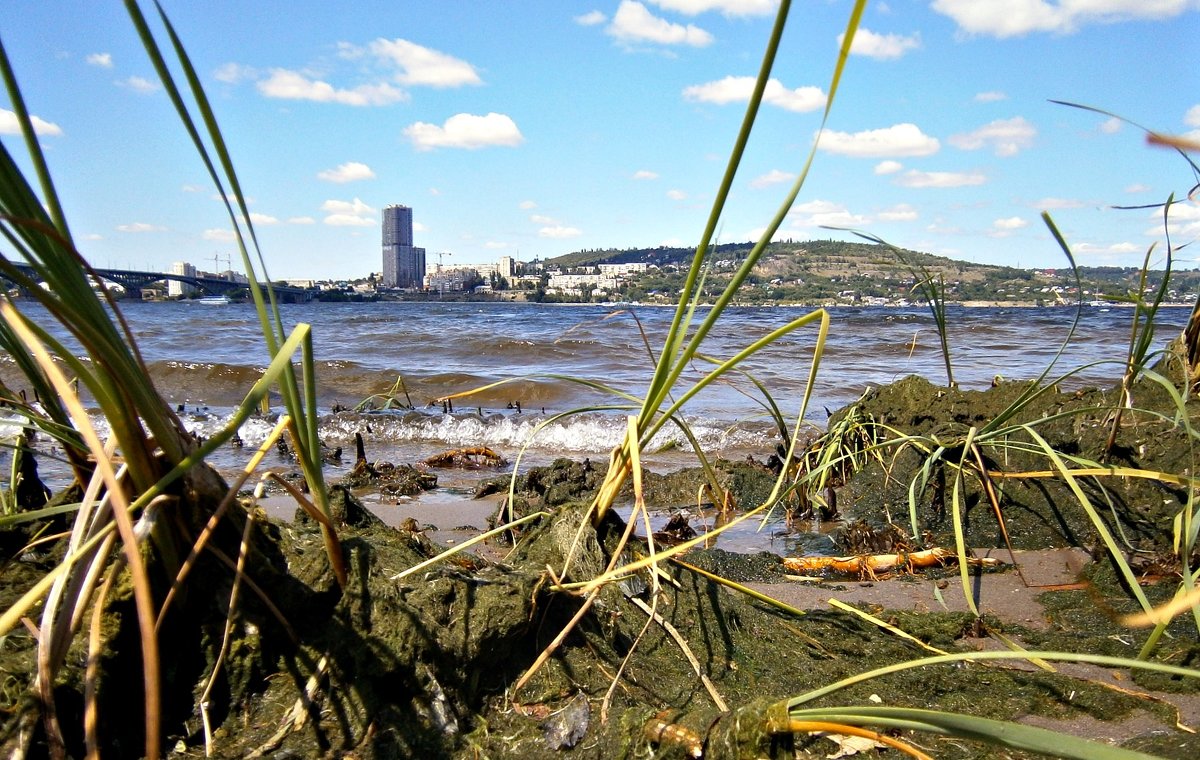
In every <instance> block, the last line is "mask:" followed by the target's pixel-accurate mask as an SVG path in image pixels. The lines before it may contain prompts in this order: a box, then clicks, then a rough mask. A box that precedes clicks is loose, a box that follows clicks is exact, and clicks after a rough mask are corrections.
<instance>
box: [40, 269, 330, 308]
mask: <svg viewBox="0 0 1200 760" xmlns="http://www.w3.org/2000/svg"><path fill="white" fill-rule="evenodd" d="M16 268H17V269H18V270H20V271H21V272H22V273H23V274H24V275H26V276H27V277H29V278H30V279H31V280H33V281H35V282H40V280H39V279H38V276H37V272H36V271H35V270H34V268H33V267H31V266H28V265H25V264H16ZM93 271H95V273H96V274H97V275H98V276H99V277H100V278H102V279H104V280H107V281H108V282H115V283H116V284H118V285H120V286H121V287H122V288H124V289H125V292H126V293H140V292H141V290H142V288H145V287H146V286H147V285H150V284H152V283H155V282H168V281H171V280H174V281H175V282H182V283H186V284H188V285H191V286H193V287H195V288H196V289H198V290H199V291H200V292H201V293H202V294H204V295H213V296H221V295H229V294H230V293H236V292H237V291H239V290H249V288H250V286H249V285H248V284H246V283H244V282H235V281H233V280H225V279H222V278H220V277H191V276H188V275H185V274H171V273H170V272H140V271H136V270H132V269H96V270H93ZM259 287H260V288H262V289H263V293H264V295H265V294H266V286H265V285H263V284H262V283H259ZM271 289H272V290H274V291H275V297H276V299H277V300H279V301H281V302H283V303H307V302H308V301H311V300H313V299H314V298H315V297H316V294H317V291H316V290H314V289H312V288H297V287H293V286H291V285H283V284H274V283H272V285H271Z"/></svg>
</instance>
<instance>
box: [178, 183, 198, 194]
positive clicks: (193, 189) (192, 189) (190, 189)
mask: <svg viewBox="0 0 1200 760" xmlns="http://www.w3.org/2000/svg"><path fill="white" fill-rule="evenodd" d="M179 189H180V191H182V192H185V193H199V192H203V191H204V188H203V187H201V186H200V185H192V184H187V185H181V186H180V188H179Z"/></svg>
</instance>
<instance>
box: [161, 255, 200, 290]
mask: <svg viewBox="0 0 1200 760" xmlns="http://www.w3.org/2000/svg"><path fill="white" fill-rule="evenodd" d="M170 274H175V275H179V276H181V277H195V276H196V267H194V266H192V265H191V264H189V263H187V262H186V261H176V262H174V263H173V264H171V272H170ZM195 292H196V286H195V285H192V284H191V283H190V282H180V281H179V280H167V295H168V296H170V297H171V298H182V297H184V296H190V295H191V294H192V293H195Z"/></svg>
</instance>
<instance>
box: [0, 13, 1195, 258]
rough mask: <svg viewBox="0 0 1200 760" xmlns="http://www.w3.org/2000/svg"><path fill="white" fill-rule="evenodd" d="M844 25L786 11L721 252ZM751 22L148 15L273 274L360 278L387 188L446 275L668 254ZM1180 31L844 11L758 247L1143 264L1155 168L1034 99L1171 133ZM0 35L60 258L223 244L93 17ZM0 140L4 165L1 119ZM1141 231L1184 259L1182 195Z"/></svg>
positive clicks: (161, 112)
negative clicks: (239, 189) (50, 181)
mask: <svg viewBox="0 0 1200 760" xmlns="http://www.w3.org/2000/svg"><path fill="white" fill-rule="evenodd" d="M851 5H852V4H851V3H850V2H849V1H848V0H830V2H827V3H822V4H797V5H796V6H795V7H794V8H793V11H792V19H791V20H790V21H789V24H788V27H787V29H786V31H785V34H784V38H783V43H782V46H781V49H780V53H779V58H778V61H777V65H776V68H775V70H774V74H773V79H772V81H771V83H770V85H769V86H768V89H767V92H766V97H765V101H764V104H763V107H762V109H761V111H760V114H759V120H758V122H757V124H756V126H755V130H754V133H753V134H752V135H751V140H750V147H749V150H748V152H747V154H746V157H745V160H744V162H743V164H742V168H741V170H740V173H739V175H738V176H737V177H736V178H735V180H734V184H733V187H732V192H731V196H730V203H729V205H728V207H727V210H726V213H725V215H724V217H723V219H722V223H721V226H720V231H719V239H720V241H721V242H732V241H739V242H741V241H745V240H749V239H751V238H753V237H755V236H756V235H757V233H758V232H759V231H760V230H761V229H762V228H763V226H764V225H765V224H766V223H767V221H768V220H769V219H770V218H771V217H772V216H773V215H774V213H775V211H776V209H777V208H778V205H779V203H780V201H781V200H782V198H783V197H784V195H785V194H786V192H787V189H788V187H789V185H790V183H791V182H792V181H793V180H794V178H795V176H796V174H797V173H798V172H799V171H800V170H801V168H802V167H803V165H804V159H805V156H806V155H807V152H808V150H809V148H810V146H811V145H812V143H813V140H814V137H815V136H816V133H817V130H818V129H819V128H820V115H821V110H822V108H823V106H824V103H825V100H826V98H827V97H828V87H829V77H830V73H831V71H832V67H833V64H834V60H835V58H836V54H837V46H838V38H839V35H840V34H841V33H842V31H843V30H844V28H845V23H846V16H847V14H848V12H849V9H850V8H851ZM775 7H776V3H774V2H771V1H770V0H743V1H740V2H734V0H646V1H645V2H635V1H633V0H606V1H605V2H572V3H562V2H550V1H549V0H531V1H530V2H528V3H521V4H518V5H514V6H511V7H509V6H505V7H493V6H471V7H469V8H468V7H466V6H458V5H455V4H445V3H440V2H439V3H434V2H411V3H407V4H405V5H404V7H403V8H402V9H401V8H397V7H396V6H394V5H392V4H386V3H378V2H358V3H353V4H347V5H343V6H339V7H337V8H333V7H329V6H328V5H327V4H320V3H315V2H305V1H301V2H297V3H288V4H286V5H285V4H283V3H281V2H278V0H264V1H263V2H262V3H258V4H256V5H255V7H254V9H253V12H247V11H246V9H245V7H244V6H243V5H241V4H238V3H234V2H232V0H212V2H209V3H204V4H201V5H196V4H189V3H184V2H181V1H180V0H166V1H165V2H164V8H165V10H166V12H167V13H168V14H169V15H170V17H171V19H172V21H173V23H174V25H175V27H176V29H177V31H178V32H179V33H180V35H181V37H182V39H183V42H184V44H185V46H186V47H187V49H188V51H189V53H190V54H191V56H192V59H193V64H194V65H195V67H196V70H197V73H198V74H199V77H200V79H201V82H202V83H203V84H204V86H205V88H206V90H207V92H208V94H209V97H210V99H211V101H212V105H213V109H214V112H215V115H216V117H217V119H218V121H219V122H220V124H221V126H222V129H223V131H224V133H225V137H226V139H227V142H228V144H229V147H230V150H231V153H232V157H233V161H234V164H235V166H236V167H237V168H238V171H239V173H240V179H241V182H242V186H243V188H244V190H245V192H246V194H247V196H248V199H249V209H250V216H251V219H252V221H253V222H254V223H255V227H256V232H257V234H258V236H259V239H260V240H261V242H262V244H263V251H264V255H265V257H266V261H267V266H268V273H269V274H270V276H271V277H272V278H274V279H287V278H294V277H315V278H347V277H356V276H363V275H364V274H365V273H367V272H370V271H375V270H376V269H377V268H378V267H379V256H380V251H379V238H378V237H377V234H378V233H377V232H376V231H377V230H378V229H379V225H380V224H381V222H382V215H383V210H384V208H385V207H386V206H387V205H388V204H389V203H392V202H394V200H395V199H400V198H402V199H404V202H405V203H406V204H408V205H410V206H412V207H414V208H419V209H420V212H419V217H420V218H419V220H418V221H417V222H416V223H415V225H414V227H415V229H414V231H415V232H416V233H417V235H418V238H419V242H421V243H422V245H423V247H425V248H426V249H427V250H429V251H448V252H452V253H453V256H454V263H455V264H474V263H483V262H489V261H495V260H496V259H497V258H499V257H500V256H502V255H507V256H510V257H513V258H517V259H522V260H532V259H545V258H551V257H554V256H558V255H561V254H564V253H568V252H571V251H574V250H580V249H605V248H650V247H655V246H659V245H670V246H680V247H687V246H691V245H694V244H695V243H696V242H697V240H698V239H699V237H700V234H701V231H702V229H703V226H704V221H705V218H706V217H707V215H708V211H709V207H710V205H711V203H712V200H713V196H714V193H715V191H716V188H717V186H718V183H719V181H720V177H721V174H722V172H723V170H724V165H725V162H726V160H727V157H728V154H729V151H730V148H731V146H732V144H733V141H734V138H735V136H736V134H737V130H738V125H739V122H740V120H741V117H742V112H743V110H744V106H745V102H746V97H747V92H748V86H749V81H750V79H751V78H752V77H753V75H754V74H755V72H756V70H757V67H758V63H759V59H760V57H761V55H762V49H763V46H764V43H765V41H766V39H767V35H768V33H769V31H770V27H771V24H772V22H773V17H772V13H773V11H774V8H775ZM64 9H66V10H67V12H64ZM1198 9H1200V2H1197V0H1160V1H1159V2H1155V3H1145V2H1141V1H1140V0H1110V1H1109V2H1106V3H1102V4H1096V3H1070V4H1068V3H1055V2H1049V1H1048V0H1021V1H1020V2H1017V1H1016V0H1012V1H1005V0H990V1H988V2H984V1H983V0H932V1H931V2H907V3H903V4H901V3H895V2H892V3H880V2H877V3H870V4H868V6H867V10H866V13H865V14H864V16H863V21H862V25H861V27H860V29H859V31H858V34H857V36H856V38H855V45H854V47H853V48H852V50H851V55H850V57H849V60H848V62H847V67H846V70H845V75H844V79H843V81H842V88H841V90H840V91H839V93H838V97H837V100H836V102H835V103H834V104H833V107H832V114H831V117H830V121H829V123H828V124H827V126H826V131H825V132H824V133H823V134H822V136H821V143H820V145H821V148H820V150H819V151H818V154H817V156H816V161H815V162H814V164H813V168H812V172H811V174H810V176H809V179H808V183H807V184H806V187H805V189H804V190H803V191H802V192H801V194H800V196H799V198H798V200H797V203H796V204H795V206H794V208H793V210H792V211H791V213H789V214H788V215H787V217H786V219H785V220H784V224H783V226H782V228H781V230H780V232H779V235H778V237H780V238H793V239H813V238H825V237H834V238H840V239H850V238H851V236H852V235H851V233H848V232H840V231H831V230H829V229H827V228H828V227H840V228H854V229H861V230H864V231H867V232H870V233H872V234H876V235H879V236H880V237H883V238H885V239H887V240H888V241H889V242H891V243H893V244H895V245H897V246H900V247H904V248H910V249H915V250H922V251H928V252H930V253H934V254H938V255H943V256H948V257H951V258H955V259H962V260H967V261H978V262H986V263H994V264H1002V265H1012V266H1023V267H1050V266H1062V265H1063V263H1064V259H1063V256H1062V254H1061V252H1060V251H1059V249H1058V247H1057V245H1056V244H1055V243H1054V241H1053V239H1052V238H1051V236H1050V234H1049V232H1048V231H1047V229H1046V227H1045V225H1044V224H1043V223H1042V221H1041V220H1040V218H1039V215H1040V213H1041V212H1043V211H1048V212H1050V213H1051V214H1053V216H1054V219H1055V221H1056V222H1057V223H1058V225H1059V227H1060V228H1061V229H1062V231H1063V233H1064V234H1065V235H1066V237H1067V240H1068V241H1069V242H1070V243H1071V244H1072V246H1073V248H1074V250H1075V252H1076V256H1077V260H1078V261H1079V263H1080V264H1082V265H1085V266H1093V265H1118V266H1137V265H1139V264H1141V261H1142V258H1143V257H1144V256H1145V254H1146V251H1147V250H1148V249H1149V248H1150V247H1151V245H1154V244H1157V245H1158V246H1159V247H1158V249H1157V251H1158V253H1159V254H1161V251H1162V250H1163V249H1164V248H1165V246H1164V245H1163V241H1164V235H1163V229H1164V223H1163V218H1162V217H1163V215H1162V213H1161V210H1158V209H1155V208H1152V207H1151V206H1152V205H1153V204H1156V203H1158V204H1161V203H1162V202H1164V201H1165V200H1166V199H1167V198H1168V197H1169V196H1170V195H1171V194H1172V193H1174V195H1175V198H1176V199H1185V198H1186V196H1187V191H1188V190H1189V188H1190V186H1191V183H1192V181H1193V178H1192V176H1191V171H1190V169H1189V168H1188V167H1187V165H1186V163H1185V162H1184V161H1182V160H1181V159H1180V157H1179V156H1178V155H1175V154H1173V153H1172V152H1171V151H1168V150H1163V149H1161V148H1152V147H1147V145H1146V144H1145V140H1144V135H1143V134H1142V132H1141V131H1140V130H1139V129H1137V128H1135V127H1133V126H1131V125H1129V124H1127V123H1125V122H1123V121H1121V120H1119V119H1114V118H1110V117H1109V116H1107V115H1103V114H1098V113H1094V112H1088V111H1083V110H1080V109H1074V108H1068V107H1064V106H1061V105H1058V104H1055V103H1053V102H1051V101H1052V100H1067V101H1072V102H1077V103H1082V104H1086V105H1091V106H1096V107H1098V108H1102V109H1105V110H1107V111H1111V112H1113V113H1117V114H1120V115H1122V116H1125V117H1128V118H1130V119H1133V120H1136V121H1137V122H1139V123H1141V124H1145V125H1146V126H1148V127H1151V128H1154V129H1157V130H1160V131H1162V132H1164V133H1169V134H1177V135H1183V136H1188V135H1190V136H1191V137H1192V139H1196V138H1197V137H1200V95H1197V93H1198V92H1200V87H1198V86H1197V85H1198V84H1200V78H1198V75H1197V74H1196V73H1195V71H1194V67H1190V66H1182V67H1179V69H1178V71H1176V72H1175V73H1173V74H1172V75H1170V76H1164V75H1163V74H1162V71H1163V70H1164V68H1165V67H1164V60H1163V51H1166V50H1173V49H1182V50H1186V49H1189V46H1190V43H1191V41H1192V40H1193V39H1194V38H1195V37H1196V36H1197V34H1198V33H1200V13H1198ZM11 15H12V17H14V18H18V17H19V18H20V19H21V23H20V24H9V25H6V26H5V27H4V28H3V29H0V34H2V36H3V41H4V45H5V49H6V50H7V52H8V54H9V56H10V58H11V59H12V61H13V65H14V67H15V69H16V74H17V77H18V79H19V81H20V82H21V84H22V87H23V90H24V93H25V99H26V103H27V106H28V107H29V109H30V111H31V113H32V114H33V115H34V116H35V117H36V125H37V129H38V131H39V139H40V142H41V144H42V146H43V148H44V149H45V151H46V154H47V159H48V161H49V164H50V168H51V171H52V172H53V174H54V176H55V178H56V180H57V183H58V186H59V189H60V192H61V194H62V197H63V202H64V205H65V207H66V211H67V214H68V219H69V220H70V221H71V223H72V230H73V232H74V234H75V236H76V240H77V243H78V245H79V247H80V248H81V250H82V252H83V253H84V254H85V255H86V256H87V257H88V259H89V260H90V261H91V262H92V263H93V264H94V265H95V266H99V267H113V268H136V269H158V270H163V269H165V268H166V267H168V266H169V265H170V263H171V262H173V261H176V260H180V259H183V260H191V261H203V260H206V259H211V258H212V256H213V254H214V252H219V253H220V254H221V256H222V258H223V257H224V256H225V255H227V254H229V253H230V252H232V251H233V250H234V249H233V248H232V244H231V242H230V236H231V233H230V231H229V229H228V219H227V218H223V214H224V212H223V208H222V205H221V204H220V203H219V202H218V200H219V196H217V194H216V191H215V189H214V188H212V187H211V186H210V185H208V184H207V182H206V181H205V173H204V170H203V168H202V165H201V164H200V162H199V160H198V158H197V157H196V155H195V153H194V150H193V148H192V147H191V146H190V145H189V141H188V140H187V138H186V135H185V134H184V132H183V130H182V129H181V128H180V126H179V125H178V123H177V119H176V117H175V115H174V113H173V109H172V107H171V105H170V103H169V100H168V98H167V97H166V94H165V92H164V91H163V89H162V87H161V85H160V84H159V83H158V82H157V80H156V79H155V76H154V73H153V68H152V67H151V66H150V64H149V63H148V62H147V59H146V56H145V53H144V52H143V51H142V50H141V49H140V43H139V42H138V39H137V35H136V34H135V33H134V32H133V30H132V28H131V26H130V24H129V21H128V19H127V18H126V17H125V16H124V14H123V12H122V11H121V10H120V9H119V8H118V7H117V6H114V5H112V4H106V3H84V2H78V0H71V1H67V0H64V3H61V4H60V3H42V2H34V1H33V0H14V6H13V13H12V14H11ZM497 29H503V30H504V33H503V34H497V33H496V30H497ZM266 30H269V31H270V33H269V34H268V33H266ZM48 40H52V41H53V42H47V41H48ZM546 61H554V62H555V63H554V64H553V65H548V64H547V63H545V62H546ZM1084 62H1086V63H1084ZM634 83H636V86H633V84H634ZM0 139H2V140H3V141H4V144H5V146H6V147H7V148H8V149H9V150H10V152H12V153H14V154H18V153H19V152H20V150H19V138H18V137H16V136H14V120H13V118H12V114H11V111H10V104H9V103H8V102H7V100H5V99H3V98H0ZM22 166H25V164H22ZM1114 206H1130V207H1141V208H1136V209H1134V210H1114V208H1113V207H1114ZM1168 226H1169V229H1170V231H1171V240H1172V242H1173V243H1175V244H1176V245H1182V244H1185V243H1188V242H1191V241H1192V240H1194V239H1195V237H1196V235H1197V233H1198V232H1200V208H1198V207H1197V205H1196V203H1195V202H1194V201H1189V200H1185V201H1183V202H1182V203H1180V204H1179V205H1177V206H1176V207H1175V210H1174V212H1173V214H1172V216H1171V218H1170V220H1169V225H1168ZM1184 257H1190V253H1187V254H1184V255H1183V256H1181V259H1183V258H1184ZM1156 262H1158V263H1161V262H1160V260H1156ZM1176 265H1177V266H1195V262H1194V261H1192V260H1191V259H1190V258H1187V260H1180V261H1177V262H1176Z"/></svg>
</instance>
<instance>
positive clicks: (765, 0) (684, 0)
mask: <svg viewBox="0 0 1200 760" xmlns="http://www.w3.org/2000/svg"><path fill="white" fill-rule="evenodd" d="M650 2H652V3H654V4H655V5H657V6H658V7H660V8H663V9H665V10H668V11H676V12H678V13H682V14H684V15H687V16H698V15H700V14H701V13H706V12H708V11H720V12H721V13H722V14H724V15H726V16H765V15H767V14H769V13H774V12H775V8H776V7H778V5H779V0H650Z"/></svg>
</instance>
